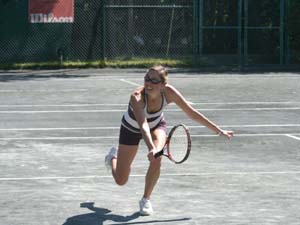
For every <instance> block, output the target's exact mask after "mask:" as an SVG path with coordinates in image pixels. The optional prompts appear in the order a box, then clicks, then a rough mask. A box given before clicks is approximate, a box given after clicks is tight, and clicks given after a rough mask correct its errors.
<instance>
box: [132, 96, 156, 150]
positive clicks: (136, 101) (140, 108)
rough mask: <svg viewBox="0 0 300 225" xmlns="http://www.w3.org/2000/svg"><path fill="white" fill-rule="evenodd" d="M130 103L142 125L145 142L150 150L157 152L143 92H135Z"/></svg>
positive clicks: (140, 125)
mask: <svg viewBox="0 0 300 225" xmlns="http://www.w3.org/2000/svg"><path fill="white" fill-rule="evenodd" d="M130 104H131V107H132V109H133V113H134V116H135V118H136V120H137V123H138V125H139V127H140V130H141V133H142V136H143V139H144V141H145V144H146V146H147V147H148V150H149V152H153V154H154V153H155V152H156V147H155V145H154V143H153V140H152V136H151V132H150V127H149V124H148V122H147V118H146V116H145V113H144V103H143V101H142V98H141V93H138V92H135V93H133V94H132V95H131V97H130Z"/></svg>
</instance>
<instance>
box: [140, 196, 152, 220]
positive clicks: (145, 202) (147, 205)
mask: <svg viewBox="0 0 300 225" xmlns="http://www.w3.org/2000/svg"><path fill="white" fill-rule="evenodd" d="M140 214H141V215H142V216H150V215H151V214H153V208H152V205H151V202H150V200H149V199H146V198H142V199H141V201H140Z"/></svg>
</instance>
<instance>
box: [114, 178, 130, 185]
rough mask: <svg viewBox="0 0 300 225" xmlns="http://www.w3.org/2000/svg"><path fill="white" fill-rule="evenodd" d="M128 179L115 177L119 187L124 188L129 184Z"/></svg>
mask: <svg viewBox="0 0 300 225" xmlns="http://www.w3.org/2000/svg"><path fill="white" fill-rule="evenodd" d="M127 181H128V177H115V182H116V184H117V185H120V186H123V185H125V184H126V183H127Z"/></svg>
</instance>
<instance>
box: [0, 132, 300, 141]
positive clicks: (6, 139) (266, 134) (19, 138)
mask: <svg viewBox="0 0 300 225" xmlns="http://www.w3.org/2000/svg"><path fill="white" fill-rule="evenodd" d="M286 135H287V134H286V133H261V134H235V135H234V136H235V137H268V136H270V137H272V136H273V137H276V136H277V137H278V136H286ZM289 135H300V133H291V134H289ZM191 137H192V138H197V137H218V135H216V134H199V135H197V134H195V135H191ZM118 138H119V136H86V137H82V136H77V137H3V138H0V141H12V140H92V139H94V140H97V139H99V140H103V139H118Z"/></svg>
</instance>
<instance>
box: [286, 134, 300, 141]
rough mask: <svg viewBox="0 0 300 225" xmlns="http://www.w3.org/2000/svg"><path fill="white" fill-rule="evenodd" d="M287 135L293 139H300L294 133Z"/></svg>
mask: <svg viewBox="0 0 300 225" xmlns="http://www.w3.org/2000/svg"><path fill="white" fill-rule="evenodd" d="M286 136H287V137H290V138H292V139H296V140H298V141H300V137H296V136H294V135H292V134H286Z"/></svg>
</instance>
